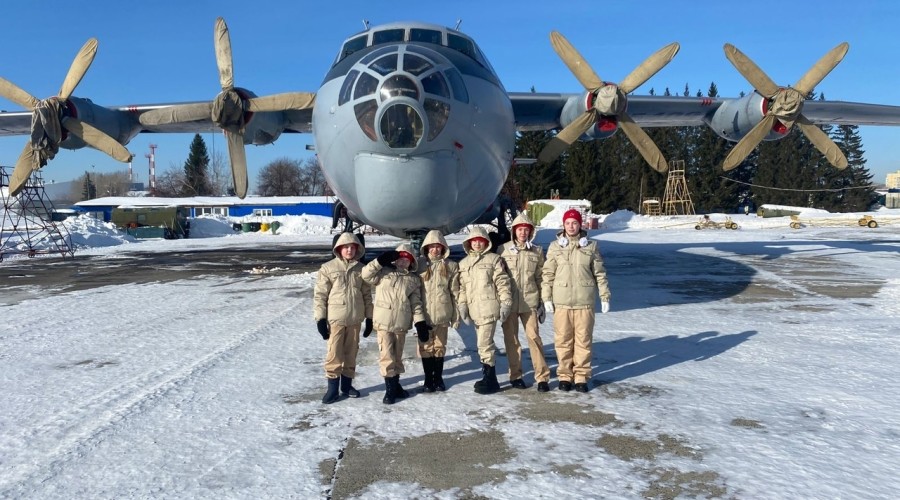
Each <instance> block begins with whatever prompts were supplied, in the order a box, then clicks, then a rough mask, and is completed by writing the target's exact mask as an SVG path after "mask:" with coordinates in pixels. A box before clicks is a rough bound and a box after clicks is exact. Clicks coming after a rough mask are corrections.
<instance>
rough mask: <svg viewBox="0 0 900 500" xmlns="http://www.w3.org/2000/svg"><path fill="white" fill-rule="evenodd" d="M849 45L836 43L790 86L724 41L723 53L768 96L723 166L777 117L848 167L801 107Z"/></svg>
mask: <svg viewBox="0 0 900 500" xmlns="http://www.w3.org/2000/svg"><path fill="white" fill-rule="evenodd" d="M849 48H850V45H849V44H848V43H847V42H844V43H842V44H840V45H838V46H836V47H835V48H833V49H831V50H829V51H828V52H827V53H826V54H825V55H824V56H822V58H821V59H819V61H818V62H816V64H814V65H813V67H812V68H810V69H809V71H807V72H806V74H805V75H803V77H801V78H800V80H798V81H797V83H796V84H795V85H794V86H793V87H779V86H778V85H776V84H775V82H773V81H772V79H771V78H769V76H768V75H766V74H765V73H764V72H763V70H761V69H760V68H759V66H757V65H756V64H755V63H754V62H753V61H751V60H750V58H749V57H747V56H746V55H745V54H744V53H743V52H741V51H740V50H738V49H737V47H735V46H734V45H731V44H730V43H726V44H725V57H727V58H728V60H729V61H731V64H733V65H734V67H735V68H737V70H738V72H739V73H740V74H741V75H743V76H744V78H745V79H746V80H747V81H748V82H750V84H751V85H753V88H755V89H756V92H757V93H759V94H760V95H762V96H763V97H765V98H766V99H768V109H767V112H766V115H765V116H764V117H763V119H762V120H760V121H759V123H757V124H756V125H755V126H754V127H753V128H752V129H750V132H748V133H747V135H745V136H744V137H743V138H741V140H740V141H738V143H737V144H735V146H734V147H733V148H731V151H730V152H729V153H728V156H727V157H725V162H724V164H723V165H722V168H724V169H725V170H726V171H728V170H731V169H733V168H735V167H737V166H738V165H740V163H741V162H742V161H743V160H744V158H746V157H747V155H749V154H750V152H751V151H753V149H754V148H756V146H757V145H759V143H760V142H761V141H762V140H763V139H764V138H765V137H766V136H767V135H768V134H769V131H771V130H772V127H775V126H778V125H777V124H776V121H777V122H779V123H780V124H781V125H783V126H784V127H785V128H786V129H787V130H790V128H791V127H793V126H794V125H797V126H798V127H800V131H801V132H803V135H805V136H806V137H807V139H809V141H810V142H811V143H812V144H813V146H815V147H816V149H818V150H819V151H821V152H822V154H823V155H825V158H826V159H827V160H828V163H830V164H832V165H834V166H835V167H836V168H838V169H844V168H847V158H846V157H845V156H844V153H842V152H841V150H840V148H838V146H837V144H835V143H834V141H832V140H831V139H830V138H829V137H828V135H826V134H825V132H822V129H820V128H819V127H817V126H816V125H814V124H813V123H812V122H810V121H809V120H808V119H807V118H806V117H805V116H803V113H802V111H803V102H804V101H805V100H806V96H807V95H809V93H810V92H812V90H813V89H814V88H815V87H816V85H818V84H819V82H821V81H822V79H824V78H825V77H826V76H827V75H828V73H831V70H833V69H834V68H835V67H836V66H837V65H838V64H839V63H840V62H841V60H842V59H844V56H845V55H847V50H848V49H849Z"/></svg>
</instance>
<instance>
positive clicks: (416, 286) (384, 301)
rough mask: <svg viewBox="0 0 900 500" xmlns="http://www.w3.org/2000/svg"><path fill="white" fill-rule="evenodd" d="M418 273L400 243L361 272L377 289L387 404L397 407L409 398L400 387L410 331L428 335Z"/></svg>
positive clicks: (407, 248)
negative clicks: (405, 347) (413, 327)
mask: <svg viewBox="0 0 900 500" xmlns="http://www.w3.org/2000/svg"><path fill="white" fill-rule="evenodd" d="M415 269H416V258H415V257H414V256H413V249H412V247H411V246H410V245H409V244H406V243H401V244H400V245H399V246H398V247H397V249H396V250H388V251H386V252H384V253H382V254H381V255H379V256H378V258H376V259H375V260H373V261H372V262H369V263H368V264H366V266H365V267H364V268H363V270H362V279H363V280H364V281H365V282H366V283H369V284H370V285H372V286H374V287H375V300H374V308H373V312H372V320H373V322H374V323H375V330H376V331H377V332H378V351H379V353H380V357H379V366H380V369H381V376H382V377H384V386H385V392H384V399H382V402H383V403H384V404H394V403H395V402H396V400H397V399H398V398H406V397H409V392H407V391H406V390H404V389H403V386H401V385H400V374H401V373H405V372H406V370H405V368H404V367H403V346H404V345H405V343H406V334H407V332H409V329H410V327H412V326H413V325H415V328H416V333H417V334H418V335H419V336H420V337H421V336H423V335H426V336H427V335H428V325H427V324H426V323H425V311H424V309H423V308H422V280H421V279H420V278H419V275H418V274H416V273H415V272H414V270H415ZM411 270H412V271H411Z"/></svg>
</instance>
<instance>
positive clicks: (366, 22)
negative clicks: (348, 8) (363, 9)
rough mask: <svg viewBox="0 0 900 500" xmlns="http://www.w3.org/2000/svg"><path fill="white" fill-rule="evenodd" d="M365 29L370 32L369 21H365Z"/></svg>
mask: <svg viewBox="0 0 900 500" xmlns="http://www.w3.org/2000/svg"><path fill="white" fill-rule="evenodd" d="M363 27H364V28H365V30H366V31H369V20H368V19H363Z"/></svg>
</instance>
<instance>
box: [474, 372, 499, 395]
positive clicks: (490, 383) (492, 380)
mask: <svg viewBox="0 0 900 500" xmlns="http://www.w3.org/2000/svg"><path fill="white" fill-rule="evenodd" d="M483 370H484V378H483V379H482V380H481V381H480V382H483V384H482V385H481V386H478V387H475V392H477V393H478V394H493V393H495V392H497V391H499V390H500V383H499V382H497V367H495V366H488V365H484V368H483Z"/></svg>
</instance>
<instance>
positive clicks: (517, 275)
mask: <svg viewBox="0 0 900 500" xmlns="http://www.w3.org/2000/svg"><path fill="white" fill-rule="evenodd" d="M523 224H526V225H528V226H531V237H530V238H529V239H528V241H527V242H526V244H525V245H520V244H518V243H517V242H516V234H515V227H516V226H519V225H523ZM512 227H513V241H509V242H506V243H504V244H503V246H502V247H500V248H501V251H500V257H502V258H503V260H504V261H506V267H507V268H508V269H509V277H510V279H511V286H512V296H513V308H512V311H513V312H514V313H526V312H528V311H533V310H535V309H537V307H538V305H540V302H541V272H542V269H543V267H544V252H543V250H541V247H539V246H537V245H534V244H533V243H532V242H533V241H534V237H535V235H536V234H537V232H536V231H535V230H534V222H532V221H531V219H530V218H528V214H527V213H525V212H522V213H520V214H519V216H518V217H516V219H515V220H514V221H513V223H512Z"/></svg>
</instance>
